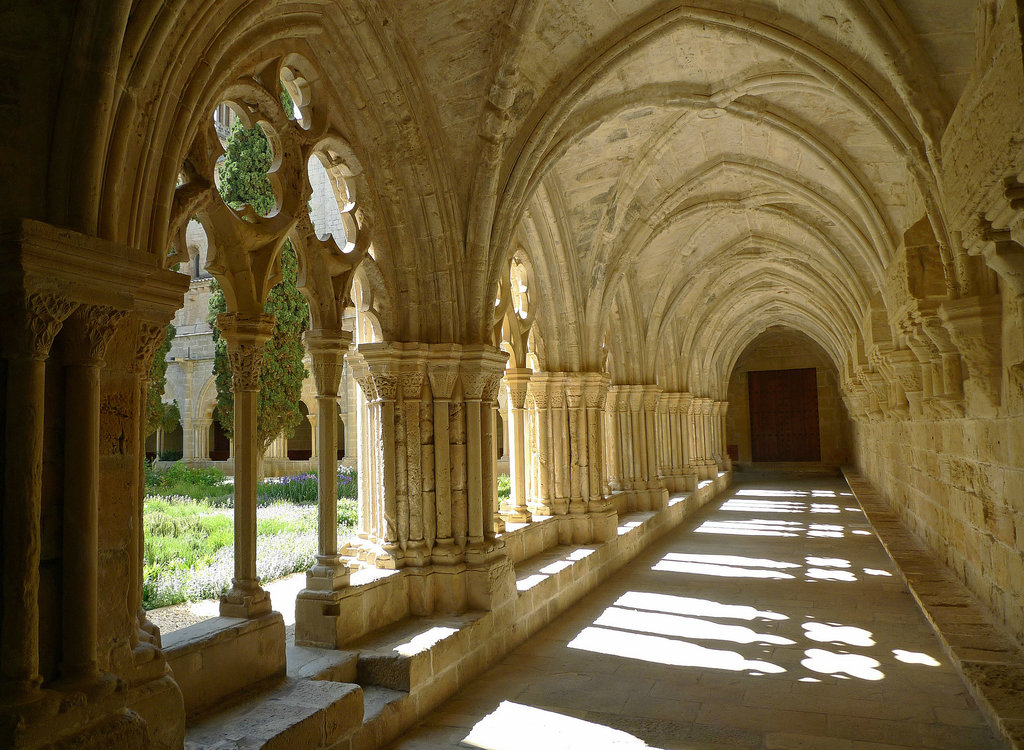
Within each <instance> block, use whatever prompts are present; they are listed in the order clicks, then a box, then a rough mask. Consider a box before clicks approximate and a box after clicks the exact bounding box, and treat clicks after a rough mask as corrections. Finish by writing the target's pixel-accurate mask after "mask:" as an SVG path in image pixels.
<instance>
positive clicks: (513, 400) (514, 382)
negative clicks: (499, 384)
mask: <svg viewBox="0 0 1024 750" xmlns="http://www.w3.org/2000/svg"><path fill="white" fill-rule="evenodd" d="M532 373H533V370H530V369H521V370H520V369H510V370H505V384H506V386H507V387H508V400H509V403H510V404H511V405H512V408H513V409H522V408H523V407H524V406H525V404H526V391H527V387H528V386H529V384H530V375H531V374H532Z"/></svg>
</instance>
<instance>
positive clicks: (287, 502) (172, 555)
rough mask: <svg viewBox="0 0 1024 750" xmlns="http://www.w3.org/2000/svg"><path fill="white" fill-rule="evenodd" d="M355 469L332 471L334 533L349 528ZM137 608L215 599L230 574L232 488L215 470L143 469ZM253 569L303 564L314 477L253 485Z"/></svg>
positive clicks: (311, 523)
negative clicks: (142, 553) (335, 502)
mask: <svg viewBox="0 0 1024 750" xmlns="http://www.w3.org/2000/svg"><path fill="white" fill-rule="evenodd" d="M356 486H357V482H356V478H355V473H354V472H352V471H349V470H343V471H342V472H340V473H339V476H338V494H339V500H338V532H339V534H340V535H342V536H345V535H348V534H350V533H352V531H353V530H354V529H355V526H356V518H357V510H356V499H355V497H356ZM146 489H147V496H146V499H145V503H144V506H143V525H144V531H145V540H146V541H145V564H144V569H143V606H144V607H145V608H146V609H153V608H156V607H165V606H168V605H171V604H178V603H180V602H184V601H198V600H201V599H208V598H216V597H218V596H220V595H221V594H222V593H224V592H225V591H227V589H228V588H229V587H230V585H231V577H232V575H233V574H234V518H233V513H232V505H233V502H234V497H233V494H232V492H233V490H234V487H233V486H232V485H231V484H230V483H226V482H225V477H224V474H223V473H222V472H220V471H218V470H217V469H191V468H189V467H187V466H184V465H183V464H175V465H172V466H171V467H169V468H167V469H166V470H163V471H159V472H156V471H153V470H152V469H151V468H150V467H147V473H146ZM257 492H258V506H259V507H258V508H257V512H256V535H257V538H258V541H257V550H258V554H257V560H256V565H257V574H258V575H259V576H260V578H261V579H262V580H264V581H271V580H274V579H276V578H280V577H281V576H284V575H288V574H290V573H295V572H299V571H302V570H306V569H307V568H309V567H310V566H311V565H312V564H313V562H314V561H315V556H316V545H317V523H318V521H317V515H318V509H317V498H316V493H317V477H316V474H304V475H300V476H298V477H287V478H284V479H268V480H265V481H264V482H261V483H260V485H259V489H258V491H257Z"/></svg>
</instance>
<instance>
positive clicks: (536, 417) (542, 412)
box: [527, 373, 554, 516]
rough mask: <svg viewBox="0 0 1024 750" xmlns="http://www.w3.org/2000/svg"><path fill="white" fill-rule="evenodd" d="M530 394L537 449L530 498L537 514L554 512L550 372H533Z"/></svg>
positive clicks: (535, 447)
mask: <svg viewBox="0 0 1024 750" xmlns="http://www.w3.org/2000/svg"><path fill="white" fill-rule="evenodd" d="M527 398H528V399H529V401H528V403H529V405H530V406H531V411H532V412H533V415H532V416H533V419H532V420H531V426H532V427H533V434H534V450H535V451H536V453H535V457H536V471H535V478H534V482H533V491H534V496H533V498H531V499H532V506H533V507H532V511H533V513H534V515H540V516H550V515H553V514H554V511H553V509H552V504H551V498H552V496H553V493H554V488H553V486H552V483H553V482H552V473H551V433H550V428H551V425H550V419H549V413H548V374H547V373H534V374H533V377H531V378H530V385H529V390H528V393H527Z"/></svg>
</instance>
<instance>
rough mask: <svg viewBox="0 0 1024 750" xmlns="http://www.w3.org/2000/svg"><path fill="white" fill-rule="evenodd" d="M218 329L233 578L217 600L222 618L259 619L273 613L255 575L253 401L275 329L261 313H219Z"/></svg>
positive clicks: (254, 428) (254, 420)
mask: <svg viewBox="0 0 1024 750" xmlns="http://www.w3.org/2000/svg"><path fill="white" fill-rule="evenodd" d="M217 327H218V328H219V329H220V332H221V335H222V336H223V337H224V339H225V341H227V345H228V357H229V358H230V360H231V370H232V392H233V394H234V401H235V406H234V429H233V433H234V435H233V450H234V453H233V455H234V466H235V575H234V578H232V580H231V589H230V590H229V591H228V592H227V593H226V594H224V595H223V596H222V597H221V600H220V614H221V616H223V617H249V618H254V617H259V616H261V615H264V614H267V613H268V612H270V611H271V604H270V595H269V594H267V592H266V591H265V590H264V589H263V588H261V587H260V580H259V577H258V576H257V575H256V483H257V479H258V471H259V466H258V462H259V458H260V457H259V451H258V448H257V444H256V400H257V396H258V393H259V374H260V370H261V369H262V367H263V347H264V345H265V344H266V342H267V340H268V339H269V338H270V336H271V334H272V332H273V328H274V317H273V316H272V315H267V314H265V313H262V314H257V315H246V314H243V313H221V314H220V315H218V316H217Z"/></svg>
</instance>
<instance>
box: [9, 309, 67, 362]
mask: <svg viewBox="0 0 1024 750" xmlns="http://www.w3.org/2000/svg"><path fill="white" fill-rule="evenodd" d="M77 306H78V303H77V302H74V301H72V300H70V299H68V298H67V297H63V296H60V295H56V294H49V293H36V294H29V295H27V296H26V298H25V299H24V301H23V302H22V301H20V300H19V301H13V302H10V303H9V308H8V309H9V313H8V314H9V316H10V318H12V319H13V320H12V323H13V324H12V325H8V326H6V328H5V330H4V334H3V340H4V349H5V356H7V357H9V358H11V359H14V358H21V357H24V358H27V359H36V360H44V359H46V357H47V356H48V355H49V353H50V346H51V345H52V344H53V339H54V337H55V336H56V335H57V333H58V332H59V331H60V329H61V326H62V325H63V323H64V321H65V320H66V319H67V318H68V316H70V315H71V313H72V312H74V311H75V308H76V307H77Z"/></svg>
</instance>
